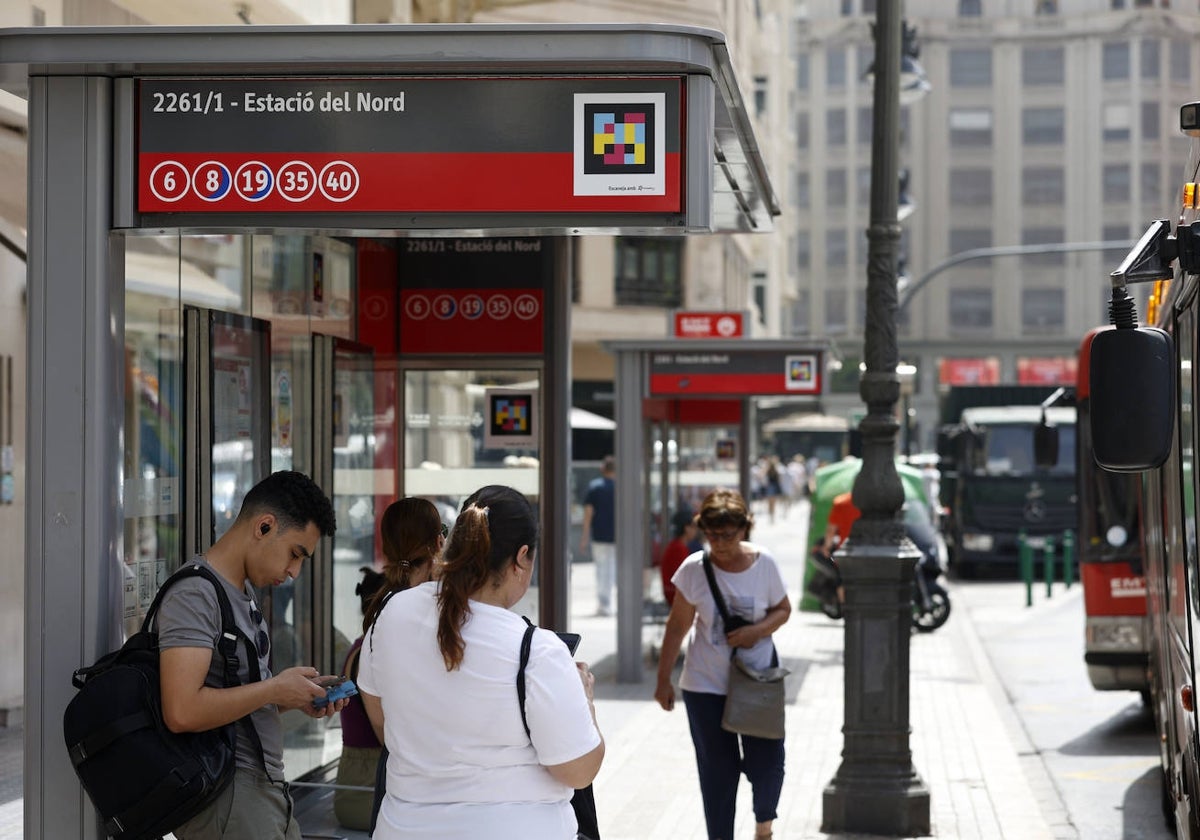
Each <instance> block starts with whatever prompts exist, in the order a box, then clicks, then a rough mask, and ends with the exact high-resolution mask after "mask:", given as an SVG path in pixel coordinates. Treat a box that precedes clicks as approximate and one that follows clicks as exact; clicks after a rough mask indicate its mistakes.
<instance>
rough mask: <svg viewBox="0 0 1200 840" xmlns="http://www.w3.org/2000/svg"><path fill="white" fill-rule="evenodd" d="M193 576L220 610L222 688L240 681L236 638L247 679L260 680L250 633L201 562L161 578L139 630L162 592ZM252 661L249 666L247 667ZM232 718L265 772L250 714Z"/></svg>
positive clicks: (145, 627) (150, 622)
mask: <svg viewBox="0 0 1200 840" xmlns="http://www.w3.org/2000/svg"><path fill="white" fill-rule="evenodd" d="M193 577H201V578H204V579H205V580H207V581H208V582H209V583H211V584H212V585H213V588H214V589H216V591H217V606H218V607H219V608H220V610H221V635H220V637H219V638H218V639H217V653H218V654H220V656H221V661H222V663H223V665H224V668H223V669H222V674H221V679H222V680H223V681H224V683H225V688H233V687H234V686H238V685H241V684H242V681H241V679H240V678H239V677H238V664H239V663H238V654H237V643H238V639H239V638H240V639H241V640H242V644H243V646H244V647H245V649H246V670H247V671H248V672H249V675H250V680H249V681H250V682H252V683H253V682H260V681H261V680H262V670H261V669H260V668H259V665H258V648H256V647H255V646H254V642H252V641H251V640H250V637H249V636H247V635H246V634H245V633H243V632H242V630H241V628H240V627H238V626H237V620H236V619H235V618H234V616H233V605H232V604H230V603H229V596H228V595H227V594H225V585H224V584H223V583H222V582H221V581H220V579H218V578H217V575H216V573H215V572H213V570H212V569H210V568H208V567H207V566H202V565H201V564H199V563H195V562H193V563H188V564H187V565H186V566H183V567H181V568H180V569H179V570H177V571H176V572H175V574H173V575H171V576H170V577H169V578H167V579H166V581H164V582H163V585H162V586H161V587H160V588H159V590H158V594H156V595H155V596H154V602H153V603H152V604H151V605H150V609H148V610H147V611H146V617H145V618H144V619H143V620H142V632H143V633H148V632H150V628H151V626H152V625H153V622H154V619H155V618H156V617H157V616H158V609H159V607H160V606H161V604H162V600H163V596H164V595H165V594H166V592H167V590H168V589H170V588H171V587H172V586H173V585H174V584H176V583H178V582H179V581H181V580H186V579H187V578H193ZM252 665H253V667H251V666H252ZM236 722H237V723H244V724H245V726H244V727H243V728H244V729H245V730H246V734H247V735H248V737H249V738H250V743H252V744H253V745H254V749H255V751H256V752H257V753H258V759H259V761H260V762H262V766H263V771H264V772H266V769H267V756H266V753H264V752H263V746H262V739H261V738H259V737H258V730H257V729H255V728H254V721H253V720H251V718H250V715H246V716H245V717H242V718H239V719H238V720H237V721H236ZM268 776H269V774H268Z"/></svg>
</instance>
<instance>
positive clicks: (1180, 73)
mask: <svg viewBox="0 0 1200 840" xmlns="http://www.w3.org/2000/svg"><path fill="white" fill-rule="evenodd" d="M1170 61H1171V81H1173V82H1186V81H1189V80H1190V79H1191V78H1192V45H1191V44H1190V43H1189V42H1187V41H1172V42H1171V55H1170Z"/></svg>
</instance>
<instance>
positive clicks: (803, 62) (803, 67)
mask: <svg viewBox="0 0 1200 840" xmlns="http://www.w3.org/2000/svg"><path fill="white" fill-rule="evenodd" d="M808 77H809V69H808V53H800V54H799V55H797V56H796V90H800V91H806V90H808Z"/></svg>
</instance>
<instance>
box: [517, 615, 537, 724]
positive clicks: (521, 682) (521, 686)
mask: <svg viewBox="0 0 1200 840" xmlns="http://www.w3.org/2000/svg"><path fill="white" fill-rule="evenodd" d="M521 618H524V619H525V623H526V624H527V625H528V626H527V627H526V628H525V635H524V636H523V637H522V638H521V659H520V663H519V664H518V665H517V702H518V703H519V704H520V705H521V725H522V726H524V727H525V734H526V735H528V734H529V721H528V720H526V719H525V666H526V665H528V664H529V649H530V648H531V647H532V646H533V631H534V629H536V628H535V627H534V626H533V622H532V621H530V620H529V619H528V618H525V616H521Z"/></svg>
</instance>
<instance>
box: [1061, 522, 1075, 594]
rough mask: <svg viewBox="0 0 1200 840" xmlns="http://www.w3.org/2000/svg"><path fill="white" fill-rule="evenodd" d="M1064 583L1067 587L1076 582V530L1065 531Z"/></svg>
mask: <svg viewBox="0 0 1200 840" xmlns="http://www.w3.org/2000/svg"><path fill="white" fill-rule="evenodd" d="M1062 554H1063V558H1062V562H1063V583H1064V584H1065V585H1066V588H1067V589H1070V588H1071V584H1072V583H1074V582H1075V532H1074V531H1065V532H1064V533H1063V552H1062Z"/></svg>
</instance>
